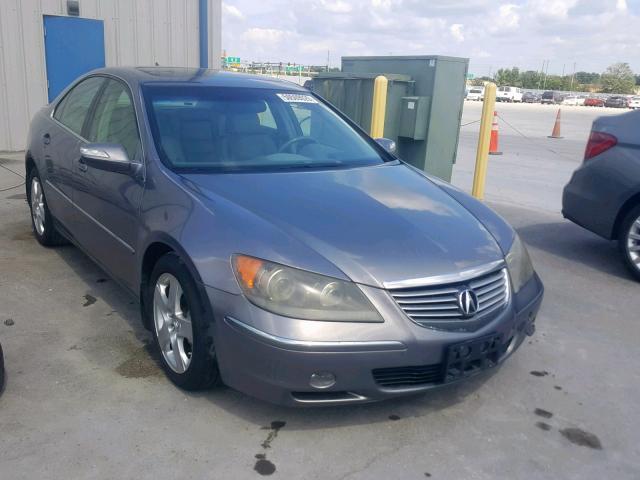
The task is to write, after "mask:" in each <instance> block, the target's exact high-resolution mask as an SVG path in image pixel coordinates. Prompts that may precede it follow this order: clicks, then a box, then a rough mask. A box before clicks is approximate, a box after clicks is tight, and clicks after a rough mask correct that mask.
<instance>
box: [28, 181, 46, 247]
mask: <svg viewBox="0 0 640 480" xmlns="http://www.w3.org/2000/svg"><path fill="white" fill-rule="evenodd" d="M31 216H32V218H33V225H34V226H35V229H36V232H37V233H38V235H40V236H42V235H44V220H45V210H44V195H43V194H42V185H41V184H40V180H39V179H38V177H33V179H32V180H31Z"/></svg>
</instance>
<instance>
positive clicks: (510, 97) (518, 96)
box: [496, 87, 522, 102]
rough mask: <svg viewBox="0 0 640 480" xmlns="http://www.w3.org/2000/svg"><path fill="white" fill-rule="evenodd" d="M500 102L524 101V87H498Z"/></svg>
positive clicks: (497, 98) (498, 99) (497, 96)
mask: <svg viewBox="0 0 640 480" xmlns="http://www.w3.org/2000/svg"><path fill="white" fill-rule="evenodd" d="M496 100H497V101H498V102H522V89H521V88H518V87H498V92H497V94H496Z"/></svg>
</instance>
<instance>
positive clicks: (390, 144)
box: [376, 138, 398, 155]
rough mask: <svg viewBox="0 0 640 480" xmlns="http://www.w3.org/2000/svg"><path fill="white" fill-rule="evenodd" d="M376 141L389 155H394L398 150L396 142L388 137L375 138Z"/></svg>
mask: <svg viewBox="0 0 640 480" xmlns="http://www.w3.org/2000/svg"><path fill="white" fill-rule="evenodd" d="M376 142H378V145H380V146H381V147H382V148H384V149H385V150H386V151H387V152H389V153H390V154H391V155H395V154H396V151H397V150H398V147H397V145H396V142H394V141H393V140H391V139H389V138H376Z"/></svg>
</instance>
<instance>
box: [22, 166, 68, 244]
mask: <svg viewBox="0 0 640 480" xmlns="http://www.w3.org/2000/svg"><path fill="white" fill-rule="evenodd" d="M27 200H28V201H29V209H30V212H31V227H32V228H33V233H34V235H35V237H36V240H38V242H39V243H40V245H44V246H45V247H53V246H56V245H63V244H65V243H67V242H66V240H65V238H64V237H63V236H62V235H60V234H59V233H58V231H57V230H56V227H55V223H54V219H53V215H51V211H50V210H49V206H48V205H47V199H46V197H45V195H44V190H43V189H42V181H41V180H40V176H39V175H38V172H37V171H36V169H35V168H33V169H31V171H30V172H29V175H28V178H27Z"/></svg>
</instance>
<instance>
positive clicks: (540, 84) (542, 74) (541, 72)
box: [538, 60, 545, 90]
mask: <svg viewBox="0 0 640 480" xmlns="http://www.w3.org/2000/svg"><path fill="white" fill-rule="evenodd" d="M544 62H545V61H544V60H542V68H540V76H539V77H538V90H540V87H541V86H542V77H543V76H544Z"/></svg>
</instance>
